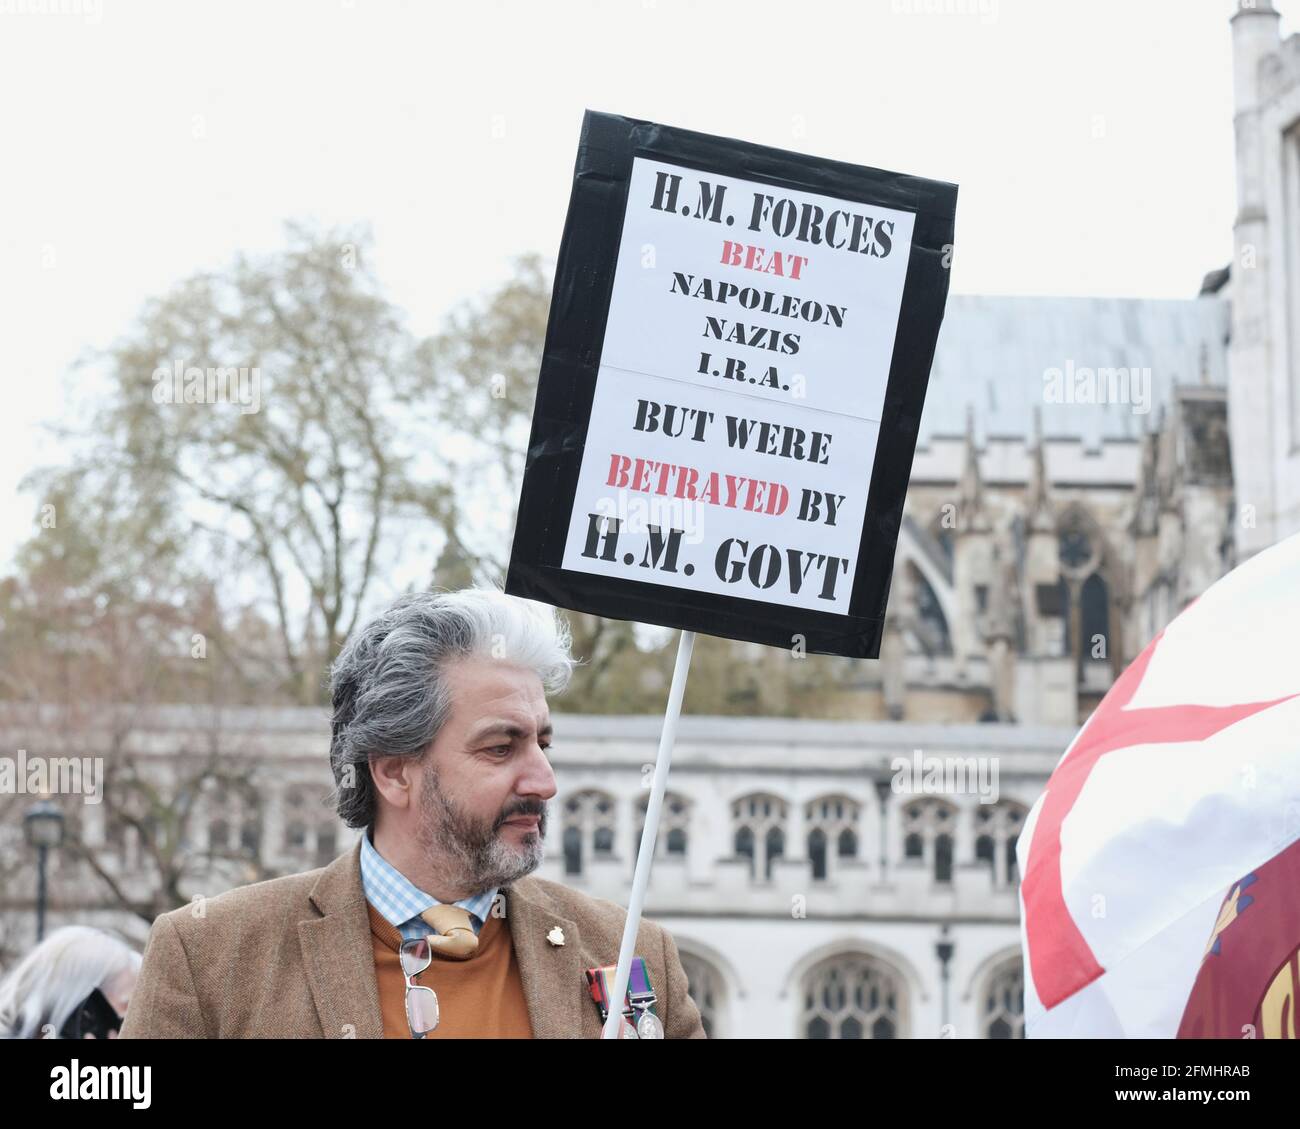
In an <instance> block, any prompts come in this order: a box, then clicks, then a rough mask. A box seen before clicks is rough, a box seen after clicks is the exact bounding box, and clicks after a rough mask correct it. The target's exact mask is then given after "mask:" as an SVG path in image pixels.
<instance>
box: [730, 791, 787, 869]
mask: <svg viewBox="0 0 1300 1129" xmlns="http://www.w3.org/2000/svg"><path fill="white" fill-rule="evenodd" d="M785 821H786V806H785V801H784V800H782V799H780V798H779V797H777V796H772V795H768V794H767V793H761V792H756V793H754V794H753V795H750V796H745V797H743V798H742V799H739V800H737V801H736V802H735V803H733V804H732V805H731V825H732V842H733V843H734V844H735V852H736V857H737V858H748V859H749V873H750V877H751V878H752V877H754V876H755V875H757V874H762V876H763V877H764V878H765V879H770V878H771V877H772V864H773V863H774V862H775V861H776V860H777V859H779V858H784V857H785Z"/></svg>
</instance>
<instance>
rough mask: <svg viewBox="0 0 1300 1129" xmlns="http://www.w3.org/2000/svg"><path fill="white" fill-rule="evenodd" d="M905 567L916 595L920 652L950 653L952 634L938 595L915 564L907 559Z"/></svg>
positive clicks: (916, 622)
mask: <svg viewBox="0 0 1300 1129" xmlns="http://www.w3.org/2000/svg"><path fill="white" fill-rule="evenodd" d="M907 568H908V570H909V571H908V577H909V578H910V580H911V582H912V591H913V592H914V593H915V595H916V619H915V621H914V626H915V631H916V638H917V641H918V643H919V644H920V646H921V650H922V652H923V653H924V654H925V655H927V656H933V655H951V654H952V635H951V633H950V632H949V630H948V618H947V616H945V615H944V614H943V608H942V606H941V605H940V604H939V597H938V596H936V595H935V594H934V589H933V588H931V587H930V582H929V581H928V580H926V578H925V576H924V575H923V574H922V572H921V570H920V569H919V568H917V567H916V565H914V564H913V563H912V562H911V561H908V562H907Z"/></svg>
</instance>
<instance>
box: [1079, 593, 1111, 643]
mask: <svg viewBox="0 0 1300 1129" xmlns="http://www.w3.org/2000/svg"><path fill="white" fill-rule="evenodd" d="M1079 619H1080V628H1079V630H1080V634H1081V635H1082V636H1083V638H1082V639H1080V640H1079V645H1080V650H1081V653H1082V657H1083V661H1084V662H1085V663H1086V662H1089V661H1095V660H1094V649H1095V646H1096V641H1097V640H1098V639H1099V638H1100V639H1101V640H1102V641H1103V642H1102V646H1103V649H1102V650H1101V652H1100V654H1097V655H1096V660H1101V659H1105V658H1107V657H1108V656H1109V655H1110V647H1111V644H1110V590H1109V589H1108V588H1107V587H1106V582H1105V581H1104V580H1103V579H1102V578H1101V574H1100V573H1096V572H1094V573H1093V574H1092V575H1091V576H1090V577H1088V579H1087V580H1085V581H1084V582H1083V590H1082V591H1081V592H1080V593H1079Z"/></svg>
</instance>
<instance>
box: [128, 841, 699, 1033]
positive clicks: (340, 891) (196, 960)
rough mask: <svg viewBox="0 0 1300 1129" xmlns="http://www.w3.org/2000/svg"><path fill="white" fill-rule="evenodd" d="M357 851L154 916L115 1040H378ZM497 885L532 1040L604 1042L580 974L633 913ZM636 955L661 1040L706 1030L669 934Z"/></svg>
mask: <svg viewBox="0 0 1300 1129" xmlns="http://www.w3.org/2000/svg"><path fill="white" fill-rule="evenodd" d="M360 856H361V845H360V843H358V844H357V845H356V846H355V847H353V848H352V849H351V850H350V851H348V852H347V853H346V854H343V855H340V856H339V857H338V858H337V859H335V860H334V861H333V862H332V863H330V864H329V865H328V866H326V867H322V868H321V869H319V870H312V871H308V872H306V873H303V874H292V875H288V876H286V877H284V878H274V879H271V880H270V881H267V882H259V883H256V884H255V885H252V886H245V887H242V888H240V889H237V890H231V891H230V892H229V893H226V894H222V895H220V896H219V897H216V898H213V899H211V900H209V901H207V902H206V903H198V904H196V905H192V906H182V907H181V908H180V909H176V910H172V911H171V912H170V913H164V914H162V915H161V916H159V917H158V918H157V920H156V921H155V922H154V924H153V928H152V930H151V931H150V933H149V942H148V944H147V946H146V948H145V954H144V965H143V967H142V968H141V970H140V978H139V980H138V982H137V984H136V987H135V991H134V992H133V993H132V995H131V1003H130V1006H129V1008H128V1009H127V1014H126V1020H125V1022H124V1024H123V1026H122V1031H121V1038H124V1039H133V1038H134V1039H168V1038H178V1039H179V1038H189V1039H198V1038H222V1039H259V1038H291V1039H301V1038H357V1039H378V1038H382V1037H383V1020H382V1018H381V1014H380V1007H379V989H378V984H377V980H376V976H375V965H374V950H373V947H372V942H371V935H370V921H369V916H368V913H367V910H366V904H367V903H366V899H365V894H364V892H363V889H362V885H361V864H360ZM503 893H504V894H505V916H506V921H507V922H508V924H509V927H510V936H511V939H512V941H513V943H514V949H515V954H516V957H517V959H518V962H519V973H520V979H521V980H522V982H523V989H524V997H525V1000H526V1003H527V1006H528V1016H529V1020H530V1022H531V1024H532V1028H533V1034H534V1036H535V1037H537V1038H540V1039H564V1038H569V1039H596V1038H599V1037H600V1026H601V1025H600V1016H599V1014H598V1012H597V1010H596V1005H595V1004H594V1003H593V1002H592V999H591V995H590V991H589V989H588V987H587V979H586V976H585V975H584V970H585V969H587V968H594V967H597V966H599V965H608V964H613V963H615V962H616V961H617V959H618V949H619V943H620V941H621V939H622V934H623V923H624V921H625V920H626V917H627V912H626V910H624V909H623V908H622V907H620V906H618V905H615V904H614V903H613V902H608V901H604V900H603V899H599V898H592V897H589V896H588V895H586V894H581V893H578V892H577V891H575V890H571V889H569V888H568V887H566V886H562V885H560V884H559V883H557V882H549V881H547V880H545V879H542V878H536V877H531V876H530V877H527V878H523V879H520V880H519V881H518V882H515V883H514V884H513V885H511V886H507V887H504V888H503ZM556 927H558V928H559V929H560V930H561V931H562V933H563V937H564V943H563V944H562V945H556V944H553V943H552V942H551V941H550V940H548V935H549V934H551V931H552V930H553V929H555V928H556ZM558 936H559V935H558V934H557V935H556V939H558ZM635 952H636V954H637V955H638V956H642V957H644V958H645V961H646V967H647V969H648V970H649V973H650V982H651V985H652V986H653V987H654V990H655V993H656V995H657V996H658V1002H657V1004H656V1005H655V1011H656V1012H657V1013H658V1015H659V1018H660V1019H661V1020H662V1021H663V1024H664V1032H665V1035H666V1037H667V1038H670V1039H687V1038H689V1039H702V1038H704V1037H705V1035H704V1028H703V1025H702V1023H701V1021H700V1013H699V1009H698V1008H697V1007H696V1006H695V1003H694V1001H693V1000H692V999H691V997H690V996H689V995H688V994H687V990H686V973H685V971H684V970H683V969H682V964H681V959H680V958H679V956H678V954H677V945H676V944H675V942H674V941H673V938H672V936H671V934H669V933H668V931H667V930H666V929H664V928H662V927H661V926H658V925H655V924H653V923H652V922H649V921H645V920H643V921H642V922H641V926H640V929H639V931H638V932H637V940H636V949H635Z"/></svg>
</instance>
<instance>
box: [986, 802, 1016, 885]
mask: <svg viewBox="0 0 1300 1129" xmlns="http://www.w3.org/2000/svg"><path fill="white" fill-rule="evenodd" d="M1028 814H1029V809H1028V808H1026V807H1025V806H1024V805H1023V804H1017V803H1015V802H1014V801H1012V800H1002V801H1000V802H999V803H996V804H980V805H979V807H978V808H977V809H976V812H975V858H976V860H977V861H979V862H982V863H985V864H986V865H987V866H988V868H989V871H990V873H991V874H992V875H993V885H994V886H995V887H997V888H999V889H1001V888H1002V887H1006V886H1014V885H1015V884H1016V883H1017V882H1019V881H1020V871H1019V869H1018V867H1017V866H1016V841H1017V840H1018V839H1019V838H1020V829H1021V828H1022V827H1024V825H1025V818H1026V816H1027V815H1028Z"/></svg>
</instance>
